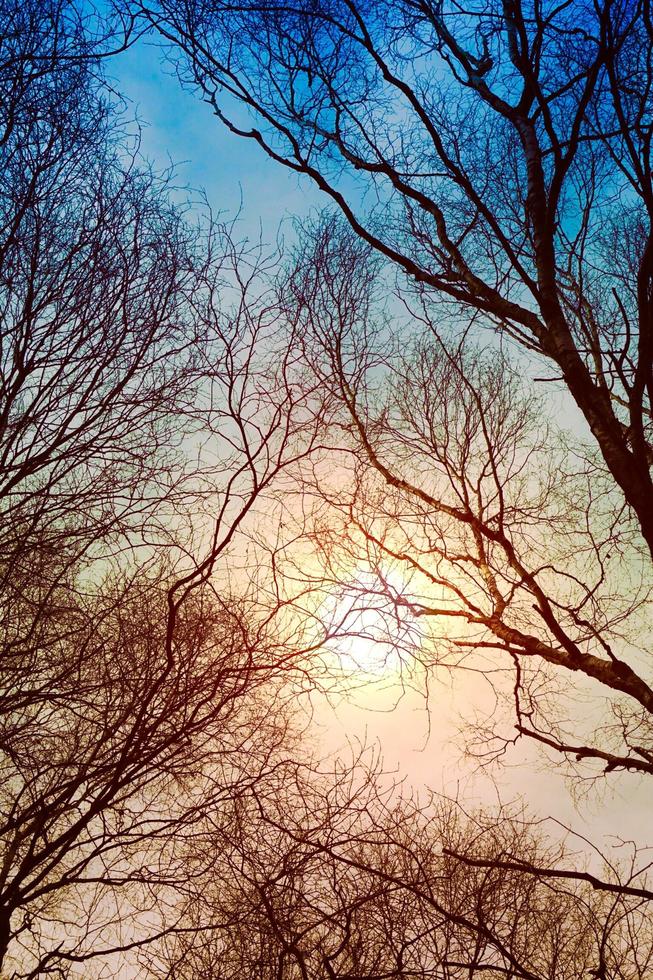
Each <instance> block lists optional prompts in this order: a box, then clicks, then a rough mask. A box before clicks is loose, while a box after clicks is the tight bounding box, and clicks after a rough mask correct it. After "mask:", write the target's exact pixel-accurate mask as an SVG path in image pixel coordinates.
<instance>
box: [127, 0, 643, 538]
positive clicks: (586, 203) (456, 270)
mask: <svg viewBox="0 0 653 980" xmlns="http://www.w3.org/2000/svg"><path fill="white" fill-rule="evenodd" d="M136 7H137V8H138V9H141V10H142V12H143V13H144V14H145V16H146V17H147V18H149V20H150V21H151V23H152V24H154V26H155V27H156V29H157V30H158V31H159V32H160V33H161V34H162V35H163V37H164V38H165V39H167V40H168V41H171V42H172V43H173V45H175V46H176V47H177V49H178V51H179V73H180V76H181V78H182V80H183V81H185V82H187V83H188V84H189V85H191V86H194V87H196V88H198V89H199V91H200V93H201V95H202V97H203V98H204V99H205V100H206V101H207V102H208V103H209V104H210V105H211V106H212V107H213V109H214V111H215V113H216V115H217V116H218V118H219V119H220V120H221V121H222V122H223V123H224V124H225V125H226V126H227V127H228V128H229V129H230V130H231V131H232V132H234V133H237V134H239V135H241V136H243V137H245V138H247V139H250V140H252V141H253V142H256V143H257V144H259V145H260V146H261V147H262V149H263V150H264V151H265V152H266V153H267V154H268V155H269V156H270V157H272V158H273V159H275V160H276V161H278V162H279V163H280V164H282V165H283V166H286V167H289V168H290V169H292V170H293V171H295V172H297V173H300V174H305V175H307V176H308V177H309V178H310V179H311V180H312V181H314V182H315V183H316V185H317V186H318V187H319V188H320V190H322V191H323V192H324V193H325V194H326V195H327V196H328V197H329V198H330V199H331V201H332V202H333V203H334V204H335V205H336V207H337V208H339V209H340V211H341V212H342V214H343V215H344V217H345V218H346V220H347V221H348V223H349V224H350V226H351V228H352V229H353V230H354V232H355V233H356V235H358V236H360V238H361V239H362V240H364V241H365V242H367V243H368V244H369V245H370V246H371V247H372V248H373V249H375V250H376V251H377V252H378V253H380V254H381V255H383V256H385V257H386V258H387V259H389V260H390V261H391V262H392V263H394V264H395V265H396V266H397V267H398V268H399V269H400V270H402V271H403V272H404V273H405V274H406V276H407V278H408V280H409V281H411V282H413V283H414V284H416V285H417V287H418V288H420V289H422V290H424V291H425V292H435V293H436V294H437V296H438V299H439V302H440V304H441V306H440V309H441V312H445V311H447V312H448V314H449V315H450V316H453V317H455V316H457V315H459V314H460V313H463V315H464V316H465V317H466V318H467V319H469V317H478V316H480V317H482V318H483V319H484V320H485V322H487V323H490V324H492V325H493V326H494V327H495V329H497V330H499V331H500V332H501V333H502V334H503V335H504V336H506V337H510V338H512V339H513V340H515V341H516V342H517V343H519V344H521V345H522V346H523V347H525V348H527V349H528V350H530V351H534V352H536V353H537V354H538V355H540V357H543V358H545V359H546V360H547V361H548V362H549V363H550V364H551V365H552V366H553V368H554V372H555V374H556V375H559V376H560V380H562V382H563V383H564V384H565V385H566V387H567V389H568V390H569V392H570V393H571V395H572V397H573V399H574V401H575V403H576V405H577V406H578V408H579V409H580V411H581V413H582V414H583V416H584V418H585V420H586V422H587V424H588V426H589V428H590V430H591V432H592V434H593V437H594V439H595V440H596V443H597V445H598V447H599V449H600V452H601V454H602V457H603V460H604V464H605V466H606V468H607V470H608V471H609V473H610V475H611V478H612V479H613V480H614V482H615V483H616V485H617V486H618V487H619V488H620V490H621V493H622V494H623V498H624V499H625V501H626V502H627V504H628V507H629V510H630V511H631V512H632V514H633V516H634V518H635V519H636V520H637V522H638V525H639V527H640V530H641V534H642V535H643V538H644V540H645V541H646V542H647V544H648V548H649V550H651V551H653V518H652V517H651V513H652V511H651V506H650V501H651V498H652V497H653V485H652V483H651V477H650V470H649V467H650V463H651V443H650V435H651V429H650V426H651V389H652V386H653V379H652V375H651V364H652V362H653V356H652V349H651V302H652V294H653V285H652V284H653V264H652V262H653V260H652V258H651V256H652V255H653V250H652V246H651V242H652V241H653V238H652V235H651V232H652V226H651V220H652V217H653V190H652V186H651V176H650V175H651V155H650V154H651V140H650V127H651V101H650V85H651V78H652V71H653V66H652V64H651V40H652V37H651V30H652V28H651V24H652V19H651V10H650V6H649V3H648V0H642V2H632V3H626V4H623V3H619V4H615V3H613V2H612V0H606V2H601V3H598V4H594V5H588V4H585V3H581V2H578V3H577V2H574V3H569V4H555V3H551V4H541V3H533V4H524V3H521V2H505V3H504V2H492V0H489V2H488V0H480V2H478V3H476V2H475V3H472V4H471V5H466V6H461V5H460V4H459V3H457V2H451V3H449V2H443V0H437V2H430V0H401V2H399V3H396V2H392V3H385V2H381V3H374V4H370V3H359V2H357V0H342V2H328V3H324V4H322V3H320V2H318V3H310V4H304V3H296V4H292V3H291V4H287V3H277V2H272V3H251V4H250V3H244V4H241V3H239V4H232V3H230V2H220V3H213V2H212V3H204V2H203V0H197V2H194V3H190V4H188V3H187V4H178V3H176V2H175V0H160V2H158V3H156V4H152V5H147V4H136ZM242 107H245V109H246V110H247V112H248V113H249V117H248V118H247V117H246V118H245V119H244V118H243V112H242ZM364 191H365V192H366V193H365V194H363V192H364ZM370 201H371V202H372V204H371V205H369V204H368V202H370Z"/></svg>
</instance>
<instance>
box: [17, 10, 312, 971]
mask: <svg viewBox="0 0 653 980" xmlns="http://www.w3.org/2000/svg"><path fill="white" fill-rule="evenodd" d="M2 29H3V31H4V33H3V35H2V45H3V50H5V51H8V52H9V54H8V56H7V58H6V59H5V62H4V67H5V69H6V74H5V75H4V76H3V84H4V85H5V87H6V92H7V100H6V101H3V111H5V110H6V113H7V115H6V120H5V138H4V143H3V146H2V154H3V164H4V167H3V172H2V177H1V178H0V213H1V215H2V225H1V227H2V235H1V237H0V304H1V307H0V308H1V310H2V319H3V329H2V346H1V349H0V380H1V389H0V419H1V424H0V570H1V575H2V578H1V581H0V587H1V605H0V622H1V624H2V636H1V640H0V677H1V690H0V767H1V769H2V790H1V792H0V837H1V840H2V858H1V870H0V959H1V961H2V964H3V965H2V969H3V971H4V975H11V976H15V977H37V976H39V977H41V976H47V975H56V976H62V975H70V974H71V973H73V974H74V973H75V972H78V971H81V972H82V973H83V974H84V975H89V971H92V970H94V969H95V967H94V966H93V965H92V964H91V962H90V961H92V960H97V959H98V958H100V960H101V961H102V962H101V964H100V966H99V967H98V969H99V970H104V971H105V972H106V970H107V969H109V970H111V966H110V965H109V966H107V963H109V964H110V963H111V956H115V957H118V959H117V960H114V961H113V962H114V963H115V962H117V963H118V966H117V970H118V972H119V971H120V969H121V966H120V962H121V961H120V959H119V957H120V955H122V954H123V953H126V952H127V951H129V950H130V949H133V948H137V947H139V946H140V945H142V944H143V943H145V942H147V941H148V940H149V939H151V937H152V936H160V935H161V934H162V933H165V932H166V931H169V930H171V929H174V927H175V919H174V916H173V917H172V918H166V916H165V914H164V913H165V908H166V901H167V898H166V896H170V895H174V892H175V888H176V887H179V884H180V882H184V881H187V880H189V879H191V880H192V878H193V876H194V875H197V874H199V872H200V870H201V869H200V868H199V867H197V866H195V865H193V863H192V862H190V863H189V862H188V860H187V853H188V852H187V850H186V851H184V854H183V856H181V852H182V844H183V842H184V841H185V840H188V839H189V838H192V835H193V833H194V827H195V825H196V823H197V822H198V821H199V819H200V816H202V815H203V814H205V813H206V811H207V810H211V809H212V808H216V807H218V806H219V804H220V803H221V801H222V800H223V799H224V798H225V797H226V798H229V797H230V796H231V795H233V794H236V793H237V792H238V791H239V787H241V789H242V786H244V785H247V784H251V783H254V782H256V780H257V779H259V778H261V774H262V773H264V772H265V771H266V770H267V769H269V768H271V767H274V766H275V765H276V764H277V762H278V759H277V756H278V755H279V754H280V753H283V752H286V751H287V750H288V746H289V745H291V744H292V742H293V738H294V736H293V734H292V731H291V726H290V725H289V722H288V712H287V711H286V707H285V705H286V704H287V702H288V699H289V697H290V694H289V691H290V685H291V681H292V679H293V678H295V679H296V680H297V681H299V683H300V684H301V685H303V686H308V684H309V683H311V682H312V677H315V676H316V675H315V674H313V675H309V674H308V673H307V670H306V665H307V658H308V657H309V654H310V652H311V651H310V650H308V651H306V653H305V655H304V648H305V646H306V643H305V637H304V636H303V635H302V633H301V631H300V630H299V627H298V620H297V618H296V617H295V618H293V616H291V615H289V613H288V609H287V605H288V597H287V596H283V597H282V596H281V595H280V594H279V592H278V591H275V587H274V572H273V569H271V568H270V566H269V565H266V564H265V561H266V557H267V558H269V556H270V554H272V555H274V553H275V550H277V549H280V548H282V547H284V546H287V541H286V539H285V537H284V535H283V534H281V533H279V532H277V533H276V534H275V532H274V528H272V529H270V528H267V529H266V533H265V534H263V532H261V533H260V534H259V535H258V536H255V535H254V528H255V526H256V523H257V521H258V520H260V519H261V518H263V517H265V516H266V511H267V510H268V509H271V508H272V507H273V506H277V507H278V506H280V505H278V504H277V505H275V504H274V499H273V493H272V491H273V487H274V486H276V483H277V482H278V481H279V480H280V478H281V476H282V475H283V474H284V473H285V472H286V470H290V469H292V467H293V466H297V465H300V464H301V461H302V460H304V459H306V458H308V457H310V455H311V453H312V452H313V450H314V449H315V446H316V433H317V431H318V429H319V417H318V416H317V415H316V412H319V405H318V404H317V403H316V404H315V405H313V404H312V398H311V393H310V391H308V392H307V391H306V388H305V386H300V385H299V384H298V382H297V378H296V375H297V372H296V370H295V360H296V359H295V358H294V356H293V355H292V354H291V353H289V352H288V350H287V346H286V345H285V344H284V345H283V346H282V347H281V349H279V348H280V345H279V339H278V330H279V318H278V313H277V310H276V308H275V307H274V304H273V302H272V298H273V297H272V294H271V293H270V292H269V290H268V291H267V293H266V287H265V270H264V268H263V266H262V257H261V255H260V251H259V252H258V253H256V254H255V252H253V251H251V250H250V251H247V250H243V249H242V248H240V247H239V246H237V245H236V244H235V243H234V242H233V240H232V239H231V238H230V237H229V234H228V230H227V229H225V228H220V227H219V226H217V225H216V224H215V223H214V224H211V223H209V222H208V221H203V220H202V219H196V218H194V217H193V216H192V215H190V214H185V213H184V208H183V207H180V206H178V205H175V204H174V202H173V200H172V195H171V183H170V178H169V177H168V178H166V177H165V176H164V177H160V176H157V175H156V174H154V173H153V172H152V171H151V170H150V169H148V168H147V167H146V166H145V165H144V164H142V163H141V162H139V160H138V155H137V152H136V151H137V147H136V146H134V145H133V142H132V143H130V141H129V139H128V138H127V137H126V136H125V134H124V132H123V124H122V123H121V120H120V119H119V118H118V117H117V115H116V111H115V108H114V107H112V105H111V104H110V103H108V102H107V99H106V97H105V94H104V92H103V89H102V88H101V70H100V65H99V63H98V57H97V55H98V51H97V50H96V46H95V41H93V43H91V41H89V34H88V31H87V26H86V24H85V18H84V16H83V10H82V9H81V8H78V7H77V6H76V5H74V4H68V3H63V4H59V3H52V4H50V3H41V2H39V3H34V4H27V5H24V4H18V3H16V4H6V5H4V7H3V20H2ZM287 510H288V512H290V509H289V508H287ZM300 530H301V514H300V515H299V518H298V520H296V521H295V524H294V525H293V529H292V533H293V534H295V535H297V534H298V533H300ZM246 546H248V547H249V548H250V552H251V553H250V555H249V557H247V553H246ZM264 549H266V550H264ZM234 551H236V552H237V553H239V554H240V555H241V557H240V558H239V559H238V561H234V562H230V561H229V558H230V556H231V554H232V553H233V552H234ZM314 640H315V638H314V637H313V642H314ZM296 693H297V688H296V686H295V694H296ZM168 904H169V906H170V908H171V909H172V910H173V911H174V902H172V901H168Z"/></svg>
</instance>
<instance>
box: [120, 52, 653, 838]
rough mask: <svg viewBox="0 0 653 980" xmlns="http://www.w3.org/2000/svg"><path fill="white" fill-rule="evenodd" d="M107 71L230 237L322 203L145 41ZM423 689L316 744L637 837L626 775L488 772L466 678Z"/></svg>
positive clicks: (364, 692) (348, 711)
mask: <svg viewBox="0 0 653 980" xmlns="http://www.w3.org/2000/svg"><path fill="white" fill-rule="evenodd" d="M108 75H109V79H110V81H112V82H113V84H114V85H115V87H116V89H117V91H119V92H120V93H121V94H122V95H123V96H124V97H126V98H127V100H128V102H129V104H128V115H132V116H136V117H137V118H138V119H139V121H140V123H141V126H142V144H141V150H142V153H143V154H144V155H145V156H146V157H147V158H148V159H149V160H150V162H151V163H153V164H154V166H155V167H157V168H162V169H164V168H166V167H168V166H170V164H172V165H173V166H174V168H175V172H176V175H177V183H178V185H179V186H181V187H182V188H183V187H188V188H190V189H192V190H193V191H199V190H202V191H204V192H205V193H206V195H207V199H208V202H209V204H210V205H211V207H212V209H213V211H214V212H215V213H221V214H222V216H223V218H224V219H227V220H228V219H229V218H233V217H235V216H236V214H237V213H238V212H240V213H239V220H238V225H237V229H236V238H248V239H250V240H252V241H258V240H259V238H261V239H262V241H263V242H264V243H265V244H268V245H274V243H275V242H276V241H277V238H278V234H279V230H281V233H282V236H283V238H284V239H285V241H286V242H288V241H292V239H293V234H294V233H293V229H292V221H293V219H296V218H298V219H299V220H300V221H301V219H302V218H305V217H306V216H307V215H309V214H310V213H311V212H312V211H314V210H316V209H319V208H321V207H323V206H324V205H325V203H326V199H325V197H324V196H323V195H321V194H320V192H319V191H317V189H316V188H315V187H314V186H312V185H311V184H310V183H309V182H308V181H307V180H306V179H303V178H301V177H299V176H298V175H296V174H293V173H291V172H290V171H287V170H285V169H283V168H282V167H280V166H279V165H277V164H275V163H274V162H272V161H270V160H269V159H268V158H267V157H266V155H265V154H264V152H263V151H262V150H261V149H260V148H259V147H258V146H256V145H255V144H254V143H253V142H250V141H247V140H244V139H242V138H239V137H236V136H233V135H232V134H230V133H229V132H228V131H227V130H226V129H225V128H224V127H223V126H222V125H221V124H220V123H219V121H218V120H217V119H216V118H215V117H214V115H213V113H212V111H211V109H210V107H209V106H207V105H206V104H204V103H202V102H201V100H200V98H199V96H198V95H196V94H193V93H191V92H189V91H184V90H182V88H181V86H180V85H179V83H178V81H177V79H176V78H175V77H173V75H172V74H171V69H170V67H169V66H168V67H166V66H165V65H164V63H163V61H162V57H161V54H160V52H159V50H158V48H157V46H156V45H155V44H154V43H153V42H152V41H143V40H141V41H140V42H139V43H138V44H137V45H135V46H134V47H133V48H131V49H129V50H128V51H127V52H125V53H123V54H121V55H120V56H118V57H117V58H114V59H112V60H111V62H110V65H109V68H108ZM434 690H435V694H434V696H433V698H432V700H431V704H430V712H427V710H426V704H425V701H424V698H423V696H422V695H421V694H420V693H419V692H416V691H411V690H408V691H407V692H406V693H404V694H403V695H402V692H401V687H400V685H399V683H398V682H397V680H396V678H394V677H393V676H388V677H385V678H383V677H381V678H379V677H378V676H377V677H374V678H373V680H372V683H371V684H370V685H369V687H368V688H367V689H365V688H362V689H359V691H358V693H357V695H356V697H355V699H354V700H353V701H347V700H342V701H340V702H338V703H337V704H335V705H333V704H328V703H326V702H325V703H320V704H318V705H317V706H316V710H315V716H314V725H315V731H316V733H317V739H318V741H321V742H322V743H323V744H324V746H325V747H327V748H328V751H331V750H341V749H342V750H343V751H344V752H346V751H347V744H348V741H349V740H351V739H352V738H354V739H367V740H368V741H370V742H378V744H379V745H380V748H381V751H382V753H383V756H384V758H385V761H386V765H387V767H388V768H389V769H397V771H398V774H399V776H405V777H406V779H407V780H408V781H409V783H410V784H412V785H413V786H414V787H416V788H417V789H418V790H419V789H420V788H422V787H423V786H425V785H428V786H430V787H432V788H433V789H435V790H436V791H443V792H446V793H450V794H456V793H457V792H458V790H459V788H460V785H461V782H463V783H465V785H466V792H467V795H471V796H472V798H474V797H476V798H477V799H479V800H481V801H485V802H492V801H494V800H496V797H497V794H498V795H499V796H500V797H501V798H502V799H503V800H508V799H510V798H514V797H516V796H521V797H523V798H525V799H526V800H527V801H528V803H529V805H530V806H531V807H534V808H535V809H537V810H539V811H540V812H542V813H544V812H546V813H552V814H553V815H554V816H556V817H557V818H558V819H560V820H561V821H563V822H566V823H573V824H574V825H575V826H576V827H580V829H582V830H585V831H588V832H590V833H591V834H592V835H594V834H598V835H599V836H604V835H608V834H610V833H612V832H614V828H615V827H618V828H619V834H620V836H621V837H623V838H633V839H640V840H642V839H646V836H647V831H648V825H649V823H650V807H649V803H648V800H647V798H646V795H645V793H644V790H643V789H638V788H637V786H636V780H635V779H633V777H622V778H621V779H619V780H617V781H615V782H613V784H612V787H613V788H612V795H611V796H609V797H607V796H606V795H605V794H604V795H601V794H596V793H594V794H591V795H590V796H589V797H588V798H587V799H586V800H584V801H581V802H580V803H578V801H576V802H575V801H574V799H573V798H572V796H571V794H570V791H569V787H568V785H567V784H566V783H565V781H564V780H563V779H562V777H561V775H559V774H557V773H555V772H552V771H550V770H549V771H546V770H545V768H544V767H543V766H541V765H538V764H537V763H534V761H533V759H534V754H533V750H532V749H530V748H528V747H517V748H516V749H515V750H514V752H513V753H512V755H511V756H510V757H509V758H508V760H507V762H508V765H507V767H506V768H504V769H502V770H500V771H498V772H495V773H494V776H493V780H494V781H492V780H490V779H489V778H488V777H486V776H483V775H482V774H479V773H478V772H477V771H475V770H476V767H475V765H474V764H472V763H470V762H465V761H463V759H462V756H461V751H460V747H459V742H458V741H457V729H458V726H459V724H460V717H459V715H458V705H459V704H460V703H461V702H462V703H469V702H470V697H471V694H472V692H471V690H470V688H469V682H468V681H466V680H465V679H460V678H459V679H453V680H452V679H447V678H440V679H438V681H437V683H436V685H435V688H434ZM473 693H474V695H475V696H476V694H477V693H478V692H477V691H476V692H473ZM608 800H609V802H608Z"/></svg>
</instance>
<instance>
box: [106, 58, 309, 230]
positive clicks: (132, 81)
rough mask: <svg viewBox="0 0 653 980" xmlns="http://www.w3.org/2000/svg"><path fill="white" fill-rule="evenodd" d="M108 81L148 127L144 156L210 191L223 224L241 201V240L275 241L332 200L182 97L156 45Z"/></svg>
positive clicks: (111, 70)
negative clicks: (281, 232) (292, 224)
mask: <svg viewBox="0 0 653 980" xmlns="http://www.w3.org/2000/svg"><path fill="white" fill-rule="evenodd" d="M107 74H108V76H109V80H110V82H111V83H112V84H113V85H114V86H115V88H116V90H117V91H118V92H119V93H121V94H122V95H123V96H125V97H126V98H127V99H128V100H129V103H130V104H129V107H128V114H129V115H132V116H134V115H136V116H137V117H138V119H139V121H140V123H141V125H142V126H143V133H142V152H143V154H144V155H145V156H146V157H147V158H148V159H149V160H150V161H151V162H152V163H153V164H154V165H155V166H157V167H161V168H165V167H167V166H169V164H170V163H171V162H172V163H173V164H174V165H175V170H176V174H177V181H178V183H180V184H182V185H189V186H190V187H191V188H193V189H203V190H205V191H206V193H207V196H208V199H209V203H210V204H211V207H212V208H213V209H214V210H215V211H220V212H223V213H224V217H225V218H228V217H230V216H233V215H234V214H235V213H236V212H237V211H238V209H239V207H240V204H241V198H242V210H241V220H240V234H241V235H242V236H248V237H250V238H252V237H253V238H256V239H258V237H259V230H262V233H263V240H264V241H265V242H267V243H272V242H274V241H275V239H276V236H277V230H278V228H279V225H280V224H281V223H283V230H284V234H285V236H286V238H288V237H289V236H291V235H292V231H291V227H290V219H291V218H292V217H295V216H296V217H299V218H301V217H303V216H305V215H307V214H308V213H309V212H310V211H311V210H312V209H314V208H317V207H323V206H324V205H325V204H326V198H325V197H324V196H323V195H321V194H320V193H319V191H317V189H316V188H315V187H314V186H313V185H312V184H311V183H310V182H309V181H308V180H307V179H305V178H300V177H298V176H297V175H296V174H293V173H291V172H290V171H288V170H284V169H283V168H282V167H280V166H279V165H278V164H275V163H273V162H272V161H271V160H269V159H268V158H267V157H266V155H265V153H264V152H263V151H262V150H261V149H260V147H258V146H256V145H255V144H254V143H253V142H250V141H249V140H245V139H242V138H240V137H236V136H233V135H232V134H231V133H229V132H228V130H226V129H225V127H224V126H222V124H221V123H220V122H219V121H218V120H217V119H216V118H215V116H214V115H213V113H212V111H211V109H210V107H209V106H208V105H206V104H205V103H203V102H202V101H201V99H200V97H199V95H198V94H196V93H192V92H190V91H186V90H183V89H182V87H181V85H180V84H179V82H178V81H177V79H176V77H174V76H173V75H172V69H171V68H170V66H168V65H166V64H165V63H164V60H163V57H162V54H161V51H160V49H159V48H158V47H157V45H156V43H155V42H154V41H153V40H147V39H145V40H140V41H139V42H138V43H137V44H135V45H134V46H133V47H132V48H130V49H129V50H128V51H126V52H124V53H123V54H121V55H119V56H118V57H115V58H112V59H111V61H110V63H109V65H108V71H107Z"/></svg>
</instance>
